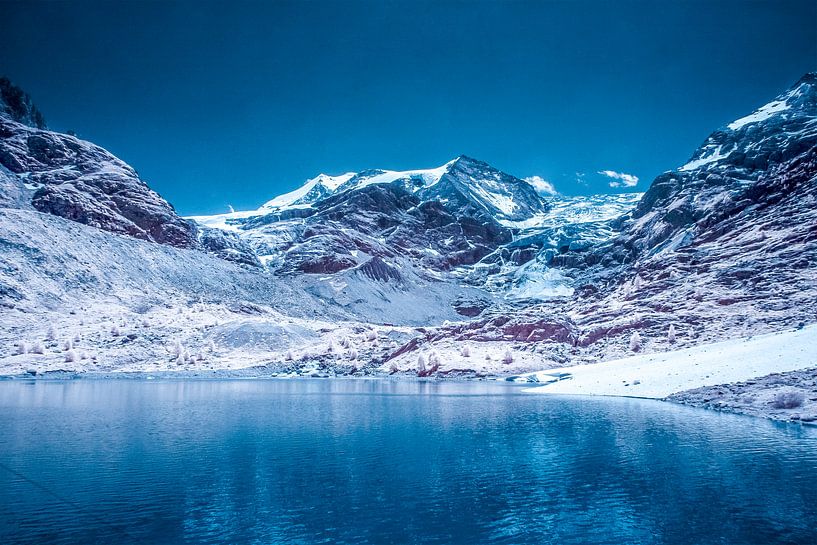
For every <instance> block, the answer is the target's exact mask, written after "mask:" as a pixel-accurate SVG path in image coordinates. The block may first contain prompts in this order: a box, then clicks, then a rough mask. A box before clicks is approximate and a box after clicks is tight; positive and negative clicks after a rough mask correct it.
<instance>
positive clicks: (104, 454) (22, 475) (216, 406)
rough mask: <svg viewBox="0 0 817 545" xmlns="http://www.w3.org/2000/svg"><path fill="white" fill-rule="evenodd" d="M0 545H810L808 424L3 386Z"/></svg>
mask: <svg viewBox="0 0 817 545" xmlns="http://www.w3.org/2000/svg"><path fill="white" fill-rule="evenodd" d="M0 462H2V464H3V467H0V543H31V544H35V543H36V544H46V543H82V544H92V543H121V544H128V543H190V544H198V543H253V544H255V543H257V544H271V543H276V544H277V543H283V544H287V543H373V544H385V543H468V544H475V543H510V544H526V543H531V544H533V543H536V544H542V543H553V544H570V543H610V544H622V543H695V544H718V543H730V544H732V543H741V544H744V543H745V544H752V543H757V544H763V545H768V544H771V543H800V544H806V543H817V430H814V429H807V428H801V427H799V426H794V425H781V424H775V423H772V422H770V421H766V420H762V419H754V418H749V417H741V416H735V415H727V414H720V413H716V412H710V411H704V410H699V409H691V408H685V407H679V406H675V405H670V404H665V403H660V402H653V401H642V400H632V399H615V398H581V397H551V396H540V395H531V394H524V393H522V392H521V390H520V388H518V387H517V386H514V385H504V384H492V383H427V382H396V381H372V380H369V381H367V380H334V381H320V380H288V381H287V380H244V381H242V380H225V381H204V380H199V381H197V380H187V381H135V380H132V381H92V380H79V381H66V382H43V381H40V382H33V381H32V382H22V381H6V382H0Z"/></svg>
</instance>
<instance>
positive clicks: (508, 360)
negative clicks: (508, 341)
mask: <svg viewBox="0 0 817 545" xmlns="http://www.w3.org/2000/svg"><path fill="white" fill-rule="evenodd" d="M502 363H504V364H505V365H510V364H512V363H513V352H512V351H511V349H510V348H508V349H506V350H505V354H504V355H503V356H502Z"/></svg>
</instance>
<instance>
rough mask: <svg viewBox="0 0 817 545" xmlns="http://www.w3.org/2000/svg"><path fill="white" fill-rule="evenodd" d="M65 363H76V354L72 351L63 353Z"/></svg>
mask: <svg viewBox="0 0 817 545" xmlns="http://www.w3.org/2000/svg"><path fill="white" fill-rule="evenodd" d="M65 361H66V363H73V362H75V361H77V353H76V352H74V351H73V350H69V351H67V352H66V353H65Z"/></svg>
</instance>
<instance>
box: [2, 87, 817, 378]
mask: <svg viewBox="0 0 817 545" xmlns="http://www.w3.org/2000/svg"><path fill="white" fill-rule="evenodd" d="M0 91H2V97H0V98H2V100H0V306H2V309H3V314H2V317H1V318H2V320H0V347H3V348H0V367H2V368H3V369H16V370H20V369H24V368H25V367H23V366H26V365H30V362H31V361H34V362H35V363H36V364H37V366H39V368H47V369H61V368H65V367H66V366H70V365H73V364H74V362H69V361H68V360H63V352H62V351H60V348H59V346H58V344H60V343H54V342H53V341H52V344H51V345H47V346H46V352H47V353H46V354H45V355H42V357H40V356H41V355H37V356H34V357H33V358H34V359H32V358H31V357H29V358H28V359H26V357H25V355H24V354H16V355H15V354H13V353H12V350H11V349H10V348H9V347H10V346H12V344H13V342H16V340H17V339H19V338H20V337H21V336H24V335H26V334H27V332H29V331H36V332H38V333H37V334H38V335H39V334H40V333H42V332H45V331H46V329H48V325H49V324H52V325H53V324H56V325H57V326H58V327H59V328H61V329H62V330H65V331H70V332H71V335H72V336H75V335H76V336H78V337H80V338H82V342H83V343H87V346H88V349H89V350H95V351H96V352H97V353H98V354H99V356H100V360H101V361H103V360H104V361H103V363H96V362H95V363H94V365H95V367H94V368H96V369H107V370H117V369H122V368H133V366H141V367H139V368H145V366H144V365H143V362H148V364H149V365H148V364H145V365H148V367H150V366H153V367H150V368H151V369H165V370H167V369H175V368H176V366H181V367H180V368H181V369H200V368H201V365H203V364H200V363H196V362H192V363H191V361H190V358H187V357H180V356H179V354H176V352H177V351H178V350H176V349H173V350H171V349H168V348H167V346H168V345H172V346H176V347H178V343H177V341H178V342H179V343H181V344H183V345H184V346H185V347H191V349H192V348H195V349H196V350H197V351H201V350H204V347H206V346H207V344H208V343H209V342H210V341H213V342H214V343H216V344H217V349H216V350H215V351H214V352H213V351H211V352H209V353H211V354H212V353H216V354H218V359H217V360H215V361H213V360H212V359H211V361H213V363H214V364H216V365H219V363H218V362H229V365H228V366H242V365H245V366H246V365H249V364H252V363H255V362H259V361H260V362H263V363H264V365H265V366H266V367H265V368H266V369H273V368H274V369H276V370H280V369H284V370H285V371H286V372H288V373H290V372H298V373H300V372H302V371H303V370H304V369H310V370H313V371H314V370H315V369H318V368H319V369H321V370H322V371H321V372H328V371H326V370H327V369H328V370H331V372H338V373H362V372H365V373H368V372H373V371H374V370H379V371H381V372H386V371H390V372H409V371H411V372H413V369H414V367H415V365H416V361H417V353H418V351H422V352H423V353H425V354H427V355H428V354H434V353H438V354H441V355H442V367H441V368H440V369H439V370H438V371H439V372H440V373H442V374H459V373H472V372H473V373H485V372H489V373H502V372H512V373H517V372H523V371H525V370H528V371H533V370H537V369H543V368H548V367H554V366H558V365H561V364H566V363H568V362H570V363H572V364H576V363H583V362H595V361H598V360H604V359H611V358H615V357H618V356H625V355H629V354H630V353H631V352H632V348H631V347H632V346H637V349H638V350H640V351H645V352H651V351H659V350H660V351H664V350H668V349H670V348H675V347H680V348H682V347H687V346H695V345H700V344H703V343H706V342H709V341H719V340H723V339H726V338H732V337H736V336H749V335H753V334H756V333H762V332H773V331H779V330H781V329H783V328H788V327H799V326H800V325H801V324H802V325H805V324H810V323H813V322H815V321H817V315H815V313H814V309H815V308H817V75H815V74H808V75H806V76H805V77H803V78H802V79H801V80H800V81H799V82H798V83H797V84H796V85H795V86H794V87H792V88H791V89H789V90H788V91H786V92H785V93H783V94H782V95H780V96H779V97H777V98H776V99H775V100H773V101H772V102H770V103H769V104H767V105H765V106H762V107H761V108H759V109H758V110H756V111H755V112H754V113H752V114H750V115H748V116H746V117H743V118H741V119H739V120H736V121H734V122H732V123H730V124H728V125H726V126H725V127H722V128H721V129H719V130H717V131H715V132H714V133H713V134H712V135H711V136H710V137H709V138H707V139H706V141H705V142H704V143H703V145H702V146H701V147H700V148H699V149H698V150H697V151H696V152H695V153H694V154H693V156H692V157H691V158H690V160H689V161H688V162H687V163H686V164H685V165H682V166H680V167H679V168H677V169H675V170H671V171H667V172H665V173H664V174H662V175H660V176H658V177H657V178H656V179H655V181H654V182H653V183H652V185H651V186H650V188H649V190H648V191H647V192H646V193H645V194H643V195H642V194H631V195H617V196H611V195H600V196H591V197H563V196H558V195H557V196H553V197H542V196H540V195H539V194H537V193H536V191H535V189H534V188H533V187H532V186H531V185H530V184H529V183H527V182H525V181H524V180H521V179H519V178H516V177H514V176H511V175H508V174H505V173H502V172H500V171H498V170H497V169H495V168H493V167H491V166H490V165H487V164H486V163H484V162H481V161H478V160H475V159H472V158H468V157H458V158H456V159H454V160H452V161H450V162H448V163H446V164H445V165H442V166H440V167H437V168H432V169H427V170H413V171H399V172H398V171H388V170H367V171H363V172H359V173H345V174H342V175H338V176H329V175H325V174H322V175H319V176H317V177H316V178H313V179H311V180H309V181H307V182H306V184H304V185H303V186H302V187H300V188H299V189H297V190H295V191H292V192H290V193H287V194H285V195H281V196H279V197H276V198H274V199H272V200H270V201H269V202H267V203H266V204H264V205H263V206H261V207H260V208H259V209H257V210H251V211H243V212H232V213H230V214H222V215H217V216H207V217H196V218H190V219H184V218H180V217H179V216H178V215H177V214H176V213H175V211H174V210H173V208H172V206H171V205H170V204H169V203H167V202H166V201H165V200H163V199H162V198H161V197H160V196H159V195H157V194H156V193H155V192H153V191H151V190H150V188H149V187H148V186H147V185H146V184H145V182H144V181H142V180H141V179H140V178H139V177H138V175H137V174H136V172H135V170H134V169H132V168H131V167H130V166H128V165H126V164H125V163H123V162H121V161H120V160H119V159H117V158H116V157H114V156H113V155H111V154H110V153H108V152H107V151H105V150H103V149H101V148H99V147H98V146H95V145H93V144H92V143H90V142H87V141H84V140H80V139H77V138H75V137H74V136H71V135H64V134H59V133H55V132H52V131H49V130H47V129H46V128H45V121H44V119H43V118H42V115H41V114H39V112H36V109H35V108H34V107H33V105H32V103H31V101H30V99H28V98H27V97H26V96H25V94H24V93H22V92H21V91H19V90H18V89H16V88H14V87H13V86H10V85H9V84H3V83H2V82H0ZM191 220H195V221H191ZM211 254H214V255H211ZM446 321H449V322H448V323H446ZM137 322H139V323H143V322H148V323H149V324H150V325H148V326H136V325H133V324H136V323H137ZM112 323H115V324H118V325H117V327H128V328H129V329H133V333H132V335H133V336H134V338H131V336H130V334H129V335H127V336H124V338H123V336H122V335H119V334H116V335H113V336H111V335H108V334H101V333H100V328H102V330H104V329H105V328H110V327H111V325H112ZM88 324H91V326H92V327H89V325H88ZM123 324H125V325H123ZM670 326H672V327H673V331H674V335H673V336H672V339H670V338H669V336H668V329H669V327H670ZM137 330H138V331H137ZM634 333H638V335H639V336H638V339H639V340H638V343H636V344H632V343H631V341H632V339H633V334H634ZM349 339H353V341H350V340H349ZM298 343H301V344H298ZM350 343H353V345H350ZM463 343H480V344H479V346H480V347H483V346H484V347H485V349H484V352H485V353H484V354H483V356H484V357H483V358H476V357H473V358H470V359H468V357H466V356H462V357H460V355H461V354H462V351H461V350H460V348H461V347H462V345H463ZM339 346H343V350H341V349H340V348H339ZM353 349H354V350H353ZM481 349H482V348H481ZM3 350H5V352H4V351H3ZM291 350H294V351H295V352H296V353H295V354H294V355H292V354H288V352H287V351H291ZM506 350H510V351H512V352H513V359H514V361H513V364H506V363H503V362H501V361H499V358H500V357H501V358H503V359H504V356H503V355H502V354H503V353H504V352H505V351H506ZM171 352H172V354H171V355H170V357H168V354H169V353H171ZM458 354H460V355H458ZM188 355H189V354H188ZM65 357H66V358H67V357H68V356H65ZM463 358H465V359H463ZM196 361H201V360H196ZM204 361H207V359H206V358H205V360H204ZM179 362H181V363H179ZM69 364H70V365H69ZM79 365H89V366H90V364H79ZM225 365H227V364H225ZM71 368H72V369H73V368H74V367H71ZM310 372H312V371H310Z"/></svg>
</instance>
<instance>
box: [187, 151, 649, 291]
mask: <svg viewBox="0 0 817 545" xmlns="http://www.w3.org/2000/svg"><path fill="white" fill-rule="evenodd" d="M639 196H640V195H638V194H634V195H623V196H612V195H610V196H593V197H575V198H565V197H549V198H543V197H541V196H540V195H539V194H538V193H537V192H536V190H535V189H534V188H533V187H532V186H531V185H530V184H529V183H528V182H526V181H524V180H520V179H519V178H516V177H514V176H511V175H509V174H506V173H503V172H501V171H499V170H497V169H495V168H493V167H491V166H490V165H488V164H487V163H484V162H482V161H478V160H476V159H472V158H469V157H465V156H461V157H458V158H456V159H454V160H452V161H449V162H448V163H446V164H445V165H443V166H441V167H438V168H433V169H427V170H411V171H389V170H380V169H378V170H367V171H363V172H360V173H346V174H343V175H340V176H329V175H326V174H321V175H319V176H317V177H315V178H312V179H310V180H308V181H307V182H306V183H305V184H304V185H303V186H302V187H300V188H299V189H297V190H295V191H292V192H290V193H286V194H284V195H281V196H279V197H276V198H274V199H272V200H271V201H269V202H267V203H266V204H264V205H263V206H262V207H260V208H259V209H258V210H253V211H242V212H232V213H229V214H220V215H216V216H198V217H193V218H190V219H193V220H195V221H197V222H198V223H200V224H202V225H204V226H208V227H212V228H220V229H228V230H232V231H233V232H235V233H237V234H239V235H240V236H241V237H242V238H243V239H244V240H246V241H247V242H248V243H249V244H250V245H251V246H252V247H253V248H254V249H255V251H256V253H258V255H259V256H260V258H261V259H262V261H263V262H264V263H265V264H266V265H267V266H268V267H269V268H270V269H271V270H273V271H275V272H277V273H279V274H302V273H315V274H335V273H339V272H341V271H347V270H352V269H355V268H357V267H362V266H364V265H365V264H366V263H368V262H369V261H370V260H372V259H377V262H376V263H377V266H378V268H380V269H383V267H387V266H388V267H391V268H392V269H393V271H392V272H391V273H390V274H389V275H387V276H388V278H390V279H391V280H392V281H397V280H399V279H400V275H399V274H398V273H397V271H396V270H397V269H401V270H406V269H407V268H415V269H416V272H417V274H419V275H420V276H426V277H429V276H432V277H436V278H439V275H440V274H443V273H450V272H453V273H455V276H456V277H458V278H465V280H466V282H467V283H468V284H470V285H474V286H479V287H483V288H490V291H492V292H498V291H502V290H501V289H500V288H498V286H499V285H500V284H501V285H502V286H505V285H506V284H508V282H511V283H514V282H513V279H512V278H510V277H511V276H513V275H512V274H509V273H510V272H511V271H510V269H514V270H515V268H517V267H519V266H522V265H524V264H526V263H528V262H529V261H531V260H532V259H535V258H538V259H537V265H536V267H530V268H529V269H528V270H527V272H526V273H524V274H519V275H517V278H516V284H517V285H518V284H521V283H528V284H530V282H527V280H529V279H530V277H531V276H533V275H534V269H535V270H536V275H537V278H539V277H541V274H539V273H544V274H545V275H548V274H550V275H552V274H553V273H546V272H545V269H547V263H546V262H547V261H549V260H550V259H551V258H552V257H553V255H554V253H560V252H563V251H564V248H567V247H570V248H573V249H574V250H578V249H587V248H589V247H590V246H591V245H592V244H594V243H597V242H600V241H602V240H606V239H608V238H610V237H611V236H612V235H613V231H612V229H611V222H612V220H613V219H614V218H616V217H618V216H620V215H622V214H624V213H625V212H627V211H628V210H629V209H630V208H632V207H633V206H634V204H635V201H636V200H637V198H638V197H639ZM544 250H547V251H548V252H551V253H547V252H544ZM543 252H544V253H543ZM495 275H501V276H502V277H503V278H504V280H502V281H499V280H497V279H496V278H494V276H495ZM557 276H558V275H557ZM526 279H527V280H526ZM569 291H570V290H569V288H565V289H562V290H560V291H558V293H557V292H553V290H550V291H548V290H547V289H545V288H544V287H543V289H541V290H536V289H534V288H533V287H532V286H530V285H528V287H527V288H526V289H525V290H519V291H518V292H516V293H518V294H520V295H522V294H528V295H530V296H542V297H544V296H552V295H565V294H569Z"/></svg>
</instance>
